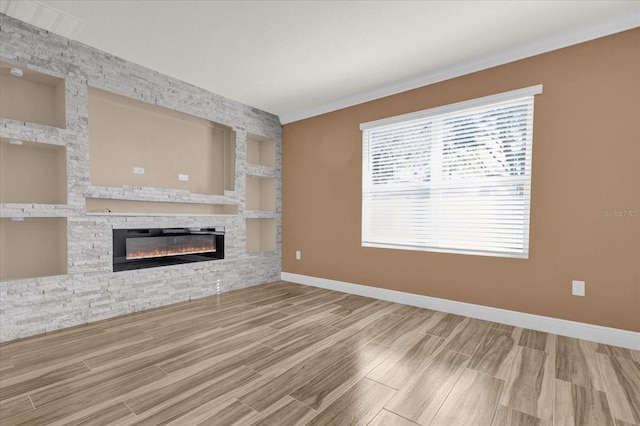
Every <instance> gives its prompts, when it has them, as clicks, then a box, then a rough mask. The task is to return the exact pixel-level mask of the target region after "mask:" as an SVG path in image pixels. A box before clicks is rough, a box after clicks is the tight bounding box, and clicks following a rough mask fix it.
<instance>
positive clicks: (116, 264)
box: [113, 226, 224, 272]
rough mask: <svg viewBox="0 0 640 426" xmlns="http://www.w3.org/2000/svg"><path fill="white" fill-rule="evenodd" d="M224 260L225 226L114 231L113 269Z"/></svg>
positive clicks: (114, 270)
mask: <svg viewBox="0 0 640 426" xmlns="http://www.w3.org/2000/svg"><path fill="white" fill-rule="evenodd" d="M216 259H224V227H220V226H219V227H215V228H143V229H114V230H113V272H118V271H129V270H132V269H143V268H155V267H159V266H167V265H178V264H181V263H192V262H204V261H209V260H216Z"/></svg>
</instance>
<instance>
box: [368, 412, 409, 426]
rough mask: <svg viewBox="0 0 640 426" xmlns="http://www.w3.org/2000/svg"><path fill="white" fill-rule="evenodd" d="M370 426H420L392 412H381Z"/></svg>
mask: <svg viewBox="0 0 640 426" xmlns="http://www.w3.org/2000/svg"><path fill="white" fill-rule="evenodd" d="M368 426H419V425H418V424H417V423H414V422H412V421H411V420H407V419H405V418H404V417H400V416H399V415H397V414H395V413H392V412H391V411H387V410H381V411H380V412H379V413H378V415H377V416H375V417H374V419H373V420H371V423H369V425H368Z"/></svg>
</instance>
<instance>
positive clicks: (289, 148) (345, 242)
mask: <svg viewBox="0 0 640 426" xmlns="http://www.w3.org/2000/svg"><path fill="white" fill-rule="evenodd" d="M535 84H543V85H544V93H543V94H542V95H539V96H536V99H535V118H534V120H535V124H534V142H533V177H532V204H531V206H532V207H531V236H530V256H529V259H504V258H491V257H483V256H468V255H454V254H442V253H427V252H411V251H402V250H388V249H376V248H363V247H361V245H360V227H361V219H360V209H361V169H362V165H361V162H362V158H361V155H362V149H361V132H360V130H359V127H358V126H359V124H360V123H362V122H367V121H371V120H376V119H380V118H384V117H389V116H393V115H397V114H403V113H407V112H412V111H417V110H421V109H425V108H430V107H435V106H439V105H444V104H448V103H452V102H458V101H463V100H467V99H472V98H476V97H480V96H486V95H491V94H494V93H499V92H503V91H508V90H513V89H518V88H522V87H526V86H531V85H535ZM639 123H640V29H634V30H631V31H626V32H623V33H620V34H616V35H613V36H609V37H605V38H601V39H598V40H594V41H591V42H588V43H583V44H579V45H576V46H572V47H569V48H565V49H561V50H557V51H554V52H550V53H547V54H543V55H539V56H535V57H532V58H528V59H525V60H521V61H517V62H514V63H510V64H507V65H503V66H500V67H496V68H492V69H489V70H485V71H481V72H477V73H473V74H470V75H466V76H463V77H460V78H455V79H452V80H448V81H445V82H442V83H438V84H433V85H430V86H426V87H422V88H419V89H415V90H412V91H408V92H405V93H401V94H398V95H394V96H390V97H386V98H383V99H379V100H376V101H372V102H368V103H364V104H361V105H357V106H354V107H350V108H346V109H343V110H340V111H336V112H333V113H328V114H324V115H321V116H318V117H313V118H310V119H306V120H301V121H298V122H295V123H291V124H288V125H285V126H284V134H283V180H282V187H283V196H282V198H283V202H282V204H283V207H282V210H283V226H282V269H283V271H284V272H291V273H296V274H303V275H310V276H315V277H322V278H327V279H333V280H340V281H346V282H351V283H358V284H365V285H369V286H375V287H382V288H387V289H393V290H398V291H403V292H409V293H415V294H421V295H427V296H433V297H439V298H445V299H451V300H456V301H462V302H468V303H474V304H479V305H486V306H493V307H498V308H504V309H510V310H515V311H521V312H527V313H533V314H538V315H544V316H550V317H555V318H563V319H568V320H573V321H580V322H585V323H591V324H598V325H602V326H608V327H615V328H621V329H627V330H635V331H640V314H639V312H640V216H638V215H637V214H636V215H635V216H633V215H632V216H623V217H615V216H613V217H611V216H606V215H604V214H603V210H607V211H614V210H619V211H621V210H634V211H635V212H637V213H640V124H639ZM295 250H301V251H302V260H299V261H297V260H295ZM572 279H580V280H585V281H586V297H576V296H572V295H571V280H572Z"/></svg>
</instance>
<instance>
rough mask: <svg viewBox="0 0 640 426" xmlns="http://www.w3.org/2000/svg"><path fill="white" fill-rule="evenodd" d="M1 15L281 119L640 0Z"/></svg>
mask: <svg viewBox="0 0 640 426" xmlns="http://www.w3.org/2000/svg"><path fill="white" fill-rule="evenodd" d="M0 12H2V13H5V14H7V15H9V16H11V17H14V18H17V19H20V20H22V21H25V22H28V23H31V24H34V25H36V26H38V27H40V28H43V29H45V30H48V31H51V32H53V33H57V34H60V35H63V36H65V37H68V38H70V39H73V40H77V41H79V42H82V43H85V44H87V45H89V46H92V47H95V48H97V49H100V50H102V51H105V52H108V53H111V54H113V55H116V56H119V57H121V58H124V59H127V60H129V61H132V62H135V63H137V64H140V65H143V66H145V67H148V68H151V69H153V70H156V71H159V72H161V73H163V74H167V75H170V76H172V77H175V78H178V79H180V80H183V81H185V82H187V83H191V84H193V85H196V86H199V87H202V88H204V89H207V90H210V91H212V92H215V93H217V94H220V95H223V96H226V97H228V98H231V99H234V100H237V101H240V102H242V103H245V104H248V105H251V106H253V107H257V108H260V109H262V110H265V111H268V112H270V113H273V114H276V115H278V116H279V117H280V120H281V121H282V123H289V122H293V121H297V120H300V119H303V118H307V117H311V116H314V115H318V114H322V113H325V112H328V111H332V110H336V109H339V108H343V107H346V106H350V105H354V104H357V103H361V102H364V101H368V100H372V99H376V98H379V97H382V96H387V95H390V94H393V93H398V92H402V91H405V90H409V89H412V88H415V87H420V86H423V85H426V84H430V83H434V82H437V81H442V80H444V79H448V78H452V77H455V76H459V75H462V74H466V73H469V72H474V71H478V70H481V69H485V68H488V67H491V66H495V65H499V64H503V63H506V62H510V61H513V60H517V59H522V58H525V57H528V56H532V55H535V54H539V53H543V52H546V51H550V50H554V49H558V48H561V47H565V46H569V45H572V44H576V43H580V42H584V41H587V40H591V39H594V38H598V37H602V36H605V35H609V34H613V33H616V32H619V31H624V30H627V29H630V28H634V27H638V26H640V0H625V1H615V0H608V1H598V0H586V1H564V0H555V1H546V0H534V1H524V0H520V1H507V0H503V1H479V0H474V1H462V0H461V1H451V0H450V1H415V0H414V1H346V0H345V1H329V0H327V1H302V0H299V1H292V0H291V1H267V0H263V1H212V0H157V1H152V0H37V1H36V0H0Z"/></svg>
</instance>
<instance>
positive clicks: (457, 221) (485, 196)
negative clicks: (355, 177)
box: [360, 85, 542, 258]
mask: <svg viewBox="0 0 640 426" xmlns="http://www.w3.org/2000/svg"><path fill="white" fill-rule="evenodd" d="M539 93H542V86H541V85H538V86H533V87H529V88H525V89H520V90H514V91H511V92H506V93H501V94H498V95H493V96H488V97H485V98H479V99H474V100H471V101H466V102H461V103H456V104H451V105H446V106H443V107H438V108H433V109H428V110H424V111H418V112H415V113H410V114H405V115H401V116H397V117H391V118H387V119H382V120H377V121H373V122H369V123H363V124H361V125H360V129H361V130H362V131H363V150H362V152H363V169H362V170H363V173H362V245H363V246H366V247H383V248H396V249H406V250H425V251H436V252H446V253H463V254H476V255H485V256H498V257H516V258H527V257H528V252H529V203H530V188H531V149H532V135H533V97H534V95H536V94H539Z"/></svg>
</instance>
